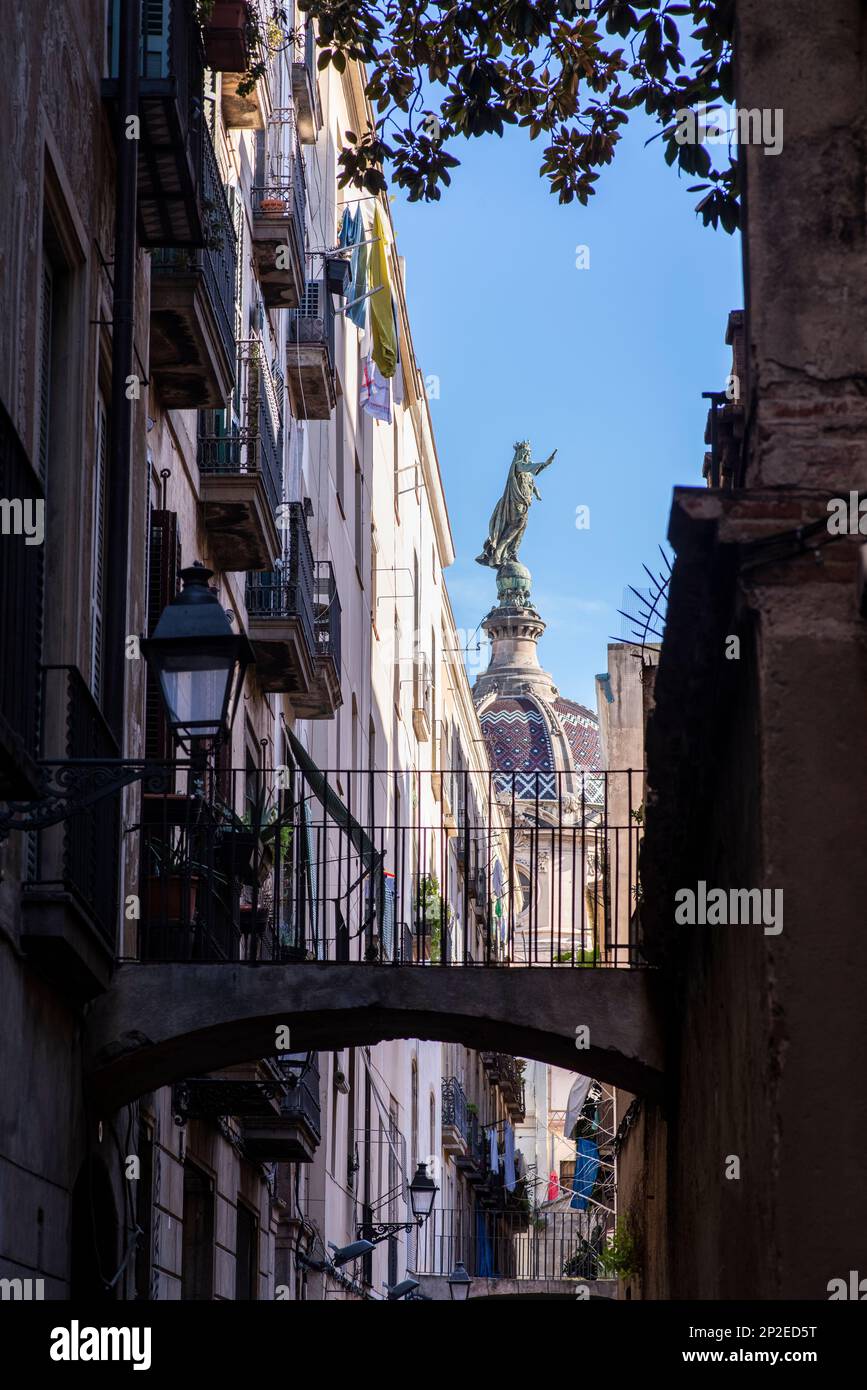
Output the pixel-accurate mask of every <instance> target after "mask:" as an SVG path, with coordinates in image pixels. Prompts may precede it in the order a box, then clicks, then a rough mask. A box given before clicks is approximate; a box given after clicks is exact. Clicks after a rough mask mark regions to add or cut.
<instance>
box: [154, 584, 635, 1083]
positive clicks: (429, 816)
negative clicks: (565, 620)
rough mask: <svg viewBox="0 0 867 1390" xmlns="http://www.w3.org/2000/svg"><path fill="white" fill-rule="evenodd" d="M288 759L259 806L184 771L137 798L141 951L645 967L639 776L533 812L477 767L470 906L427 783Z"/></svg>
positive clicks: (270, 775)
mask: <svg viewBox="0 0 867 1390" xmlns="http://www.w3.org/2000/svg"><path fill="white" fill-rule="evenodd" d="M265 592H266V594H267V592H268V591H267V589H266V591H265ZM278 596H279V590H278ZM257 601H258V600H257ZM267 601H268V599H263V602H267ZM295 748H296V753H297V758H296V757H293V756H291V750H290V749H288V748H287V762H286V764H285V765H284V766H282V767H280V768H277V769H270V770H269V769H260V770H258V771H257V772H256V781H257V786H258V788H259V790H258V791H257V793H256V795H255V796H254V795H253V794H252V793H251V791H250V788H249V780H250V774H249V772H248V771H247V770H240V769H239V770H237V771H232V770H227V769H222V770H220V771H219V772H218V773H216V774H212V773H198V774H194V773H193V772H191V771H189V770H187V769H186V765H181V767H180V769H179V771H178V773H177V778H178V789H177V792H176V793H175V794H173V795H172V796H171V797H167V796H165V795H163V794H161V793H157V792H153V793H150V794H147V795H145V796H144V797H143V798H142V801H143V807H142V812H141V815H140V816H139V817H138V819H137V822H136V824H135V825H134V826H131V827H128V833H130V834H134V835H135V836H136V838H137V841H138V844H137V849H136V854H135V855H134V858H135V859H136V862H138V863H139V864H140V865H141V870H140V872H141V874H142V876H143V880H146V883H145V886H144V887H143V888H142V889H141V890H140V895H141V897H142V902H143V915H142V938H143V941H144V944H145V953H146V955H147V957H148V958H151V959H153V958H156V957H157V956H159V955H164V954H165V953H166V952H168V953H169V954H170V957H171V954H172V953H175V955H176V957H177V958H182V959H224V960H238V959H250V958H253V957H255V958H256V959H259V960H261V959H272V960H273V959H284V960H289V959H292V960H337V961H357V962H359V963H368V964H381V965H382V964H389V965H390V964H394V965H399V964H405V965H415V966H419V967H427V968H434V967H437V966H447V967H450V968H454V967H460V966H473V967H475V968H478V967H480V966H489V967H496V968H508V967H509V966H513V965H516V966H547V967H553V968H596V967H610V966H627V965H637V964H641V963H642V956H641V943H640V918H639V905H640V904H639V900H640V885H639V880H638V848H639V841H640V834H641V825H640V823H639V821H638V820H635V819H630V817H629V816H628V813H627V810H626V807H627V805H628V804H629V802H628V797H629V795H630V786H631V785H632V784H633V782H634V781H636V780H637V778H638V774H635V773H629V772H627V773H615V772H605V773H594V774H592V790H593V798H592V800H591V799H589V796H588V789H587V788H585V793H584V795H583V796H582V794H581V791H580V790H576V779H575V775H573V774H550V773H546V774H544V775H545V777H546V778H547V777H550V776H552V775H553V776H555V777H556V778H558V779H559V778H560V777H562V779H563V782H564V788H565V787H568V788H569V791H568V794H567V793H566V791H565V790H564V793H563V795H562V796H561V797H560V798H558V799H556V800H554V801H553V802H550V803H546V805H545V808H544V811H543V810H542V809H541V805H540V804H538V805H537V804H536V803H533V802H529V803H528V802H527V800H526V799H519V798H518V797H517V796H515V797H509V796H508V794H506V793H504V792H503V791H502V790H501V789H500V788H495V787H494V785H493V783H494V779H493V776H492V775H491V774H488V776H487V779H486V780H487V783H488V786H487V793H485V791H484V789H483V788H482V787H480V786H478V785H477V786H476V788H475V791H474V798H475V801H474V803H473V802H472V801H471V800H470V799H469V798H467V802H468V804H474V805H475V810H474V812H473V815H474V816H475V817H476V823H474V824H471V825H468V826H467V828H466V832H465V833H469V834H472V835H473V836H474V838H475V841H476V844H477V846H478V853H479V862H480V866H481V871H482V872H483V873H484V878H485V883H486V893H485V908H484V911H482V912H480V910H479V907H478V901H477V899H474V900H473V902H472V906H470V898H469V885H467V884H466V883H465V882H464V880H463V878H462V876H461V875H459V874H458V872H457V864H456V850H457V843H458V840H459V838H460V836H459V834H458V833H456V831H455V829H454V823H453V818H450V817H447V816H446V813H445V810H444V807H443V802H442V801H441V800H440V801H437V800H436V798H435V796H434V792H433V785H432V784H433V774H431V773H413V772H410V771H398V772H388V771H385V770H375V771H369V770H367V769H361V770H353V769H349V770H347V769H341V770H339V771H321V770H319V769H318V768H316V767H315V765H314V764H313V763H312V762H311V761H310V759H309V757H308V756H307V755H306V754H303V757H302V753H303V749H302V748H301V746H300V745H297V744H296V745H295ZM502 775H503V774H498V775H497V781H498V782H500V780H501V778H502ZM507 775H508V776H509V777H515V778H517V777H518V776H519V774H517V773H515V774H507ZM527 775H528V774H520V776H521V778H522V779H525V778H526V776H527ZM472 778H475V780H476V782H477V783H478V782H479V781H480V780H482V779H480V777H479V775H478V774H473V773H471V772H469V771H466V770H464V771H462V772H461V774H460V778H459V784H458V787H457V790H456V795H458V796H460V797H462V796H463V795H464V789H463V787H462V783H463V782H464V781H469V780H470V779H472ZM581 780H582V779H581V778H580V776H579V778H578V783H579V784H580V782H581ZM583 780H584V781H585V782H588V783H589V782H590V777H589V776H588V777H586V778H584V779H583ZM633 790H634V788H633ZM522 791H523V792H526V782H525V781H523V780H522ZM262 798H264V801H265V803H266V804H267V808H268V809H267V816H265V817H264V818H263V816H262V815H261V814H259V813H258V812H257V811H256V807H257V804H258V801H259V800H262ZM615 807H616V808H618V809H617V814H616V815H615V813H614V808H615ZM257 816H258V819H257ZM245 818H246V819H245ZM241 822H243V823H241ZM476 891H477V885H476ZM178 928H181V930H178ZM504 1084H505V1085H506V1086H507V1087H508V1086H511V1087H512V1091H513V1092H514V1094H513V1095H512V1101H513V1105H517V1104H518V1103H519V1102H520V1095H519V1094H518V1084H517V1079H516V1078H515V1077H513V1076H511V1074H509V1075H505V1076H504Z"/></svg>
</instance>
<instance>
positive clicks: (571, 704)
mask: <svg viewBox="0 0 867 1390" xmlns="http://www.w3.org/2000/svg"><path fill="white" fill-rule="evenodd" d="M554 710H555V713H556V714H557V717H558V719H559V720H560V723H561V724H562V725H563V730H564V732H565V734H566V737H567V738H568V740H569V746H570V748H571V749H572V758H573V761H574V764H575V770H576V771H580V770H581V769H582V768H589V769H591V770H594V771H595V769H596V768H598V766H599V758H600V751H601V750H600V748H599V724H598V722H597V719H596V715H595V714H593V712H592V711H591V710H589V709H585V707H584V705H578V704H576V703H575V701H574V700H565V699H564V698H563V696H562V695H559V696H558V697H557V699H556V700H555V701H554Z"/></svg>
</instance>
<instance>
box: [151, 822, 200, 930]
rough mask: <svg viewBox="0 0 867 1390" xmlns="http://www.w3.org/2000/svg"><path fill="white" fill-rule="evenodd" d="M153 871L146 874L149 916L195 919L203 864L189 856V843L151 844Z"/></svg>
mask: <svg viewBox="0 0 867 1390" xmlns="http://www.w3.org/2000/svg"><path fill="white" fill-rule="evenodd" d="M148 858H149V861H150V866H151V872H150V873H149V874H148V875H147V876H146V878H145V891H144V895H143V896H144V904H143V906H144V909H145V912H146V914H147V916H148V918H159V917H164V918H165V919H166V920H167V921H169V922H189V921H192V919H193V917H194V916H195V913H196V905H197V901H198V893H199V876H200V875H199V870H200V868H201V866H200V865H199V864H196V863H194V862H193V861H192V860H190V858H189V856H188V854H187V850H186V846H185V845H184V844H183V843H182V842H181V841H179V842H178V843H177V844H176V845H171V844H166V843H165V842H164V841H162V840H151V841H150V843H149V845H148Z"/></svg>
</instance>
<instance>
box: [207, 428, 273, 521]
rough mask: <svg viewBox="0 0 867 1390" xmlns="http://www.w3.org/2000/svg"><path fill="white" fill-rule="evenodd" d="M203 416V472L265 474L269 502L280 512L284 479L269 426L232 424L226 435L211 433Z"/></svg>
mask: <svg viewBox="0 0 867 1390" xmlns="http://www.w3.org/2000/svg"><path fill="white" fill-rule="evenodd" d="M204 413H205V412H201V413H200V416H199V420H200V425H199V437H198V464H199V472H200V473H202V474H204V475H205V476H208V475H211V474H218V475H224V474H231V475H243V476H249V477H261V479H262V482H263V484H264V487H265V491H266V493H267V496H268V501H269V502H270V504H271V506H272V507H273V508H274V510H275V511H276V510H277V508H278V507H279V505H280V492H281V486H282V484H281V479H280V472H279V468H278V466H277V449H276V445H275V444H274V442H273V440H270V441H269V438H268V431H267V429H265V430H261V429H259V428H256V429H252V430H251V429H248V428H246V427H240V426H238V425H232V426H231V427H230V428H229V430H228V431H227V432H226V433H225V434H209V433H204V432H203V431H202V423H201V422H202V415H203V414H204Z"/></svg>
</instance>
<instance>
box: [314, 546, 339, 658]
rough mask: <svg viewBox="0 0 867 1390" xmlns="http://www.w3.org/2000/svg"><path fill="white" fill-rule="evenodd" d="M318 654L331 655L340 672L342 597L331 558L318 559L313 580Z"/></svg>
mask: <svg viewBox="0 0 867 1390" xmlns="http://www.w3.org/2000/svg"><path fill="white" fill-rule="evenodd" d="M313 603H314V614H315V627H316V653H317V656H325V657H331V659H332V661H333V662H334V667H335V670H336V671H337V672H338V673H339V672H340V599H339V597H338V594H337V581H336V579H335V578H334V568H333V566H332V564H331V562H330V560H317V561H316V573H315V576H314V581H313Z"/></svg>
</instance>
